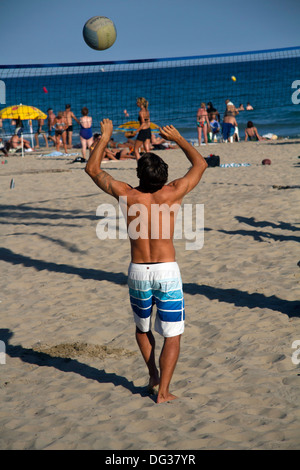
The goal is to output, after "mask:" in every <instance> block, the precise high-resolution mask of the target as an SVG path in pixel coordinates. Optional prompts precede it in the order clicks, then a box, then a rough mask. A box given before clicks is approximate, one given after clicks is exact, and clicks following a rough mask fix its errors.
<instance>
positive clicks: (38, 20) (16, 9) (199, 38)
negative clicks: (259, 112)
mask: <svg viewBox="0 0 300 470" xmlns="http://www.w3.org/2000/svg"><path fill="white" fill-rule="evenodd" d="M96 15H99V16H107V17H109V18H111V19H112V20H113V22H114V23H115V26H116V29H117V40H116V42H115V44H114V45H113V46H112V47H111V48H110V49H107V50H106V51H101V52H100V51H94V50H93V49H90V48H89V47H88V46H87V45H86V43H85V42H84V40H83V38H82V28H83V25H84V23H85V22H86V21H87V20H88V19H89V18H91V17H92V16H96ZM299 18H300V1H299V0H249V1H248V2H247V1H245V0H227V1H225V0H211V1H205V0H150V1H147V0H106V1H102V0H49V1H46V0H0V35H1V41H0V64H39V63H47V64H51V63H66V62H90V61H99V62H102V61H108V60H130V59H146V58H162V57H180V56H194V55H205V54H218V53H226V52H241V51H249V50H261V49H273V48H281V47H290V46H298V45H299V44H300V34H299Z"/></svg>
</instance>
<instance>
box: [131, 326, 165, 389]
mask: <svg viewBox="0 0 300 470" xmlns="http://www.w3.org/2000/svg"><path fill="white" fill-rule="evenodd" d="M135 337H136V340H137V343H138V345H139V348H140V350H141V353H142V356H143V358H144V361H145V362H146V364H147V367H148V370H149V376H150V379H149V387H155V386H156V385H158V384H159V373H158V370H157V367H156V364H155V339H154V336H153V334H152V332H151V331H148V332H147V333H143V332H142V331H140V330H139V329H138V328H136V333H135Z"/></svg>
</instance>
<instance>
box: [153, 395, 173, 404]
mask: <svg viewBox="0 0 300 470" xmlns="http://www.w3.org/2000/svg"><path fill="white" fill-rule="evenodd" d="M176 398H178V397H176V396H175V395H172V393H168V394H167V395H162V394H161V393H159V394H158V395H157V399H156V403H164V402H166V401H171V400H176Z"/></svg>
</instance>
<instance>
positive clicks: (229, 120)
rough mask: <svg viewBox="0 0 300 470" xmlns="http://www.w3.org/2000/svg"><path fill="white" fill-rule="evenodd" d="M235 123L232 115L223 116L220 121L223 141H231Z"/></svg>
mask: <svg viewBox="0 0 300 470" xmlns="http://www.w3.org/2000/svg"><path fill="white" fill-rule="evenodd" d="M237 125H238V124H237V122H236V119H235V117H234V116H224V119H223V123H222V134H223V140H224V142H230V143H232V142H233V136H234V133H235V130H236V128H237Z"/></svg>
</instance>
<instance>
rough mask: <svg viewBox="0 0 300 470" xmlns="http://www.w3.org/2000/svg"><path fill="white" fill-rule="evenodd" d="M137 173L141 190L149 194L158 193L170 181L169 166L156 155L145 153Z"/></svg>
mask: <svg viewBox="0 0 300 470" xmlns="http://www.w3.org/2000/svg"><path fill="white" fill-rule="evenodd" d="M136 171H137V177H138V178H139V180H140V187H141V189H142V190H143V191H146V192H149V193H154V192H155V191H158V190H159V189H161V188H162V187H163V186H164V184H166V182H167V181H168V165H167V164H166V163H165V162H164V161H163V159H162V158H160V157H159V156H158V155H156V154H155V153H151V152H147V153H144V155H143V156H142V157H141V158H140V159H139V160H138V164H137V170H136Z"/></svg>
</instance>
